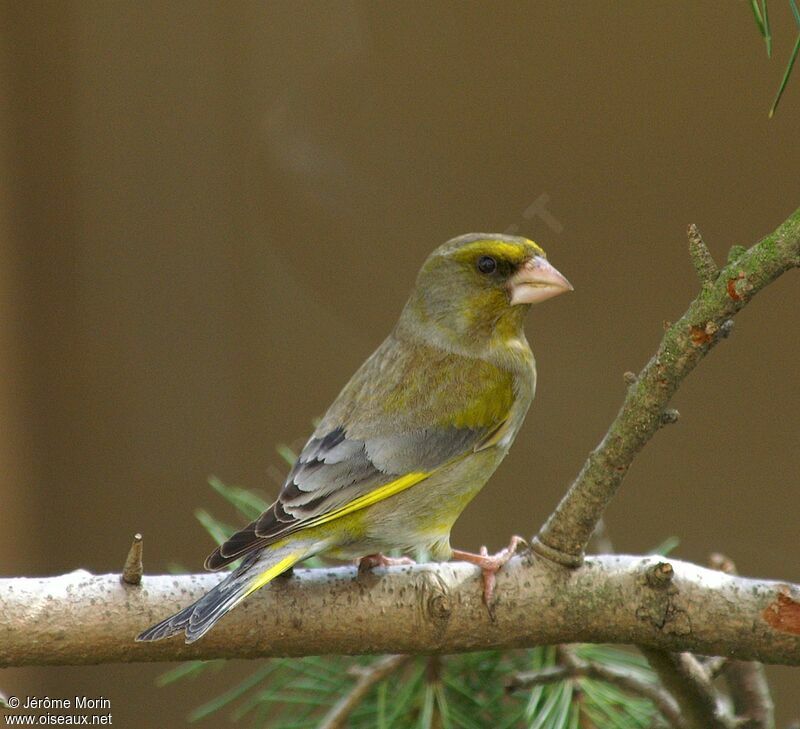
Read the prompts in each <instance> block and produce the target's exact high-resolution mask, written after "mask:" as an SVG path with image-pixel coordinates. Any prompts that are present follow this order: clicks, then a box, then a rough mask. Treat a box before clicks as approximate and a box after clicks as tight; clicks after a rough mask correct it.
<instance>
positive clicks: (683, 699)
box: [639, 646, 734, 729]
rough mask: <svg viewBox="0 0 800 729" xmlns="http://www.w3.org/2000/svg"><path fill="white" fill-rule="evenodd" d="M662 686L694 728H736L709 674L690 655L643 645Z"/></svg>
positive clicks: (644, 651)
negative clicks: (719, 700) (724, 708)
mask: <svg viewBox="0 0 800 729" xmlns="http://www.w3.org/2000/svg"><path fill="white" fill-rule="evenodd" d="M639 648H640V650H641V651H642V653H643V654H644V656H645V658H647V661H648V662H649V663H650V665H651V666H652V667H653V670H654V671H655V672H656V673H657V674H658V677H659V679H660V680H661V683H662V684H663V685H664V687H665V688H666V689H667V690H668V691H669V692H670V694H672V696H673V697H674V698H675V700H676V701H677V702H678V705H679V706H680V713H681V715H682V716H683V718H684V721H685V722H686V724H685V726H687V727H691V729H733V727H734V722H733V719H732V717H729V716H727V715H726V714H725V712H724V711H723V709H722V707H721V706H720V704H719V702H718V701H717V695H716V692H715V691H714V687H713V686H712V685H711V682H710V680H709V678H708V674H707V673H706V671H705V670H704V669H703V666H702V665H700V662H699V661H698V660H697V659H696V658H695V657H694V656H693V655H691V654H690V653H669V652H667V651H662V650H658V649H653V648H647V647H645V646H639Z"/></svg>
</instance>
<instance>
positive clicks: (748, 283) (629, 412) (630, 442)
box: [532, 209, 800, 566]
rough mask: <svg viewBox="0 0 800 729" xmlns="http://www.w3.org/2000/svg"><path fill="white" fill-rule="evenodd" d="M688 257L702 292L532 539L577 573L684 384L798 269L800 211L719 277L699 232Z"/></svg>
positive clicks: (693, 234) (633, 382) (632, 384)
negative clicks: (746, 310)
mask: <svg viewBox="0 0 800 729" xmlns="http://www.w3.org/2000/svg"><path fill="white" fill-rule="evenodd" d="M689 248H690V256H691V259H692V261H693V263H694V265H695V268H696V269H697V271H698V274H699V276H700V278H701V282H702V289H701V291H700V293H699V294H698V296H697V298H696V299H695V300H694V301H692V303H691V304H690V305H689V308H688V309H687V310H686V312H685V313H684V315H683V316H682V317H681V318H680V319H679V320H678V321H676V322H675V323H674V324H672V325H670V326H669V327H667V330H666V331H665V332H664V336H663V338H662V340H661V343H660V345H659V347H658V350H657V351H656V353H655V355H654V356H653V358H652V359H651V360H650V361H649V362H648V363H647V365H645V367H644V369H643V370H642V371H641V372H640V373H639V375H638V376H633V377H626V379H627V380H629V388H628V393H627V396H626V397H625V401H624V402H623V404H622V408H621V410H620V411H619V414H618V415H617V417H616V418H615V420H614V422H613V423H612V424H611V426H610V427H609V429H608V432H607V433H606V435H605V437H604V438H603V440H602V441H601V443H600V444H599V445H598V446H597V447H596V448H595V449H594V450H593V451H592V452H591V453H590V454H589V457H588V458H587V460H586V462H585V463H584V465H583V468H582V469H581V471H580V473H579V474H578V476H577V477H576V478H575V481H574V482H573V483H572V485H571V486H570V488H569V491H568V492H567V493H566V495H565V496H564V498H563V499H562V500H561V503H560V504H559V505H558V506H557V507H556V509H555V511H554V512H553V513H552V514H551V515H550V517H549V518H548V519H547V522H546V523H545V524H544V526H542V528H541V529H540V531H539V534H538V535H537V537H536V538H535V539H534V540H533V545H532V546H533V549H534V550H535V551H536V552H538V553H539V554H541V555H542V556H544V557H547V558H549V559H551V560H554V561H557V562H559V563H560V564H563V565H567V566H577V565H579V564H580V563H581V560H582V559H583V554H584V550H585V549H586V545H587V543H588V542H589V539H590V537H591V535H592V532H593V531H594V529H595V527H596V525H597V523H598V521H599V520H600V518H601V517H602V515H603V512H604V511H605V509H606V507H607V506H608V504H609V502H610V501H611V499H612V498H613V496H614V494H615V493H616V492H617V489H618V488H619V486H620V484H621V483H622V480H623V479H624V478H625V474H626V473H627V472H628V469H629V468H630V466H631V463H632V462H633V459H634V457H635V456H636V454H637V453H638V452H639V451H640V450H641V449H642V448H643V447H644V445H645V444H646V443H647V442H648V441H649V440H650V439H651V438H652V437H653V436H654V435H655V433H656V432H657V431H658V430H659V428H661V427H662V426H663V425H664V424H665V423H668V422H674V420H675V414H674V413H669V412H667V411H666V410H665V408H666V407H667V404H668V403H669V401H670V398H671V397H672V396H673V395H674V394H675V391H676V390H677V389H678V386H679V385H680V383H681V382H682V380H683V379H684V378H685V377H686V376H687V375H688V374H689V373H690V372H691V371H692V370H693V369H694V368H695V367H696V366H697V364H698V363H699V362H700V360H701V359H702V358H703V357H704V356H705V355H706V354H708V352H709V351H710V350H711V348H712V347H713V346H714V345H715V344H716V343H717V342H718V341H720V339H721V338H722V337H724V336H725V335H726V334H727V333H728V331H730V325H731V323H732V322H731V319H732V317H733V316H734V315H735V314H736V313H737V312H738V311H739V310H741V309H742V307H744V306H745V305H746V304H747V303H748V302H749V301H750V299H752V298H753V296H755V295H756V294H757V293H758V292H759V291H760V290H761V289H763V288H764V287H765V286H766V285H768V284H769V283H771V282H772V281H774V280H775V279H776V278H778V276H780V275H781V274H782V273H784V272H785V271H787V270H789V269H790V268H796V267H798V266H800V209H798V210H796V211H795V212H794V213H793V214H792V215H791V216H790V217H789V218H788V220H786V222H784V223H783V224H782V225H781V226H780V227H779V228H778V229H777V230H776V231H775V232H773V233H771V234H770V235H768V236H767V237H766V238H764V239H763V240H762V241H760V242H759V243H756V244H755V245H754V246H753V247H752V248H750V249H749V250H746V251H743V252H741V253H740V254H738V255H735V256H732V260H730V261H729V263H728V265H727V266H725V267H724V268H723V269H722V270H721V271H718V270H717V267H716V264H715V263H714V262H713V259H711V256H710V254H709V252H708V249H707V248H706V246H705V243H703V241H702V238H701V237H700V234H699V232H698V231H697V228H696V227H695V226H691V227H690V229H689Z"/></svg>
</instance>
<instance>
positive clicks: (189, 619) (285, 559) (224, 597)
mask: <svg viewBox="0 0 800 729" xmlns="http://www.w3.org/2000/svg"><path fill="white" fill-rule="evenodd" d="M315 551H317V550H315V549H313V546H312V545H311V544H310V543H308V544H303V543H299V542H297V541H290V542H288V543H283V544H281V543H278V544H276V545H274V546H273V547H267V548H266V549H263V550H261V551H259V552H256V553H254V554H252V555H250V556H248V557H245V560H244V562H242V564H241V565H239V567H237V568H236V569H235V570H234V571H233V572H231V573H230V574H229V575H228V576H227V577H226V578H225V579H224V580H222V582H220V583H219V584H218V585H217V586H216V587H214V588H213V589H211V590H209V591H208V592H207V593H206V594H205V595H203V597H201V598H200V599H199V600H198V601H197V602H194V603H192V604H191V605H189V607H186V608H184V609H183V610H181V611H180V612H178V613H175V615H172V616H170V617H168V618H166V619H165V620H162V621H161V622H160V623H157V624H156V625H153V626H152V627H150V628H148V629H147V630H145V631H144V632H143V633H141V634H139V635H138V636H137V637H136V640H137V641H148V640H161V639H162V638H168V637H169V636H171V635H175V634H176V633H180V632H181V631H183V632H184V633H185V634H186V642H187V643H193V642H194V641H196V640H197V639H198V638H202V637H203V636H204V635H205V634H206V633H207V632H208V631H209V630H211V628H212V627H213V626H214V624H215V623H216V622H217V621H218V620H219V619H220V618H221V617H222V616H223V615H225V613H227V612H228V611H229V610H232V609H233V608H234V607H236V605H238V604H239V603H240V602H241V601H242V600H244V598H245V597H247V596H248V595H249V594H250V593H251V592H255V591H256V590H258V589H259V588H260V587H263V586H264V585H266V584H267V583H268V582H271V581H272V580H274V579H275V578H276V577H277V576H278V575H280V574H282V573H283V572H286V571H287V570H288V569H291V568H292V566H293V565H295V564H297V563H298V562H300V561H301V560H303V559H305V558H306V557H309V556H311V554H313V553H314V552H315Z"/></svg>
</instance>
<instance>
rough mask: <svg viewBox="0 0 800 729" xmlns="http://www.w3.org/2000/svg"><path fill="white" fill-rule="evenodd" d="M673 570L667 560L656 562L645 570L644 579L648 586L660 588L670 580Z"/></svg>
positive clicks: (673, 573) (673, 574)
mask: <svg viewBox="0 0 800 729" xmlns="http://www.w3.org/2000/svg"><path fill="white" fill-rule="evenodd" d="M674 576H675V570H674V569H673V568H672V565H671V564H670V563H669V562H656V563H655V564H654V565H651V566H650V567H648V568H647V570H646V571H645V580H646V581H647V584H648V585H650V587H654V588H656V589H662V588H664V587H666V586H667V585H669V584H670V583H671V582H672V578H673V577H674Z"/></svg>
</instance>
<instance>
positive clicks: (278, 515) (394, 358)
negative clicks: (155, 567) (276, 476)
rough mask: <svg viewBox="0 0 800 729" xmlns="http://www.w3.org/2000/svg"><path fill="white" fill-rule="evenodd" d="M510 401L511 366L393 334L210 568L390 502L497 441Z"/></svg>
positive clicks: (209, 562)
mask: <svg viewBox="0 0 800 729" xmlns="http://www.w3.org/2000/svg"><path fill="white" fill-rule="evenodd" d="M513 402H514V383H513V377H512V376H511V375H510V374H509V373H507V372H505V371H504V370H500V369H499V368H497V367H495V366H494V365H491V364H489V363H487V362H485V361H483V360H476V359H473V358H467V357H461V356H460V355H454V354H452V353H446V352H442V351H441V350H438V349H434V348H431V347H426V346H422V345H416V346H415V347H407V346H399V345H398V342H397V341H396V340H395V339H394V338H393V337H389V339H387V340H386V341H385V342H384V344H383V345H381V347H380V348H378V350H377V351H376V352H375V354H373V355H372V357H370V358H369V359H368V360H367V361H366V362H365V363H364V365H362V367H361V369H360V370H359V371H358V372H357V373H356V374H355V375H354V376H353V378H352V379H351V380H350V382H349V383H348V384H347V386H346V387H345V388H344V390H342V392H341V394H340V395H339V397H338V398H337V399H336V401H335V402H334V404H333V405H332V406H331V408H330V409H329V410H328V412H327V413H326V415H325V417H324V418H323V419H322V421H321V422H320V424H319V426H318V427H317V429H316V431H315V432H314V434H313V435H312V436H311V438H310V439H309V441H308V443H306V445H305V447H304V448H303V450H302V452H301V453H300V456H299V457H298V459H297V461H296V463H295V464H294V466H293V468H292V470H291V471H290V473H289V475H288V476H287V478H286V481H285V483H284V485H283V488H282V489H281V492H280V494H279V495H278V498H277V500H276V501H275V503H274V504H272V506H270V508H269V509H267V511H265V512H264V513H263V514H262V515H261V516H260V517H259V518H258V519H256V520H255V521H253V522H252V523H250V524H248V525H247V526H246V527H245V528H244V529H242V530H241V531H239V532H237V533H236V534H234V535H233V536H232V537H231V538H230V539H229V540H228V541H227V542H225V543H224V544H222V545H221V546H220V547H219V548H217V550H216V551H215V552H214V553H213V554H211V555H210V556H209V558H208V559H207V560H206V567H208V568H209V569H219V568H220V567H222V566H224V565H226V564H228V563H229V562H231V561H233V560H235V559H237V558H238V557H240V556H242V555H243V554H246V553H248V552H251V551H252V550H254V549H258V548H261V547H264V546H267V545H269V544H272V543H274V542H276V541H278V540H279V539H282V538H283V537H285V536H287V535H288V534H291V533H293V532H296V531H298V530H300V529H305V528H308V527H313V526H317V525H319V524H324V523H326V522H329V521H332V520H334V519H337V518H339V517H341V516H344V515H346V514H349V513H352V512H353V511H356V510H358V509H362V508H365V507H367V506H370V505H371V504H374V503H377V502H378V501H383V500H384V499H386V498H388V497H389V496H392V495H394V494H396V493H398V492H400V491H403V490H404V489H406V488H409V487H411V486H413V485H414V484H417V483H419V482H420V481H423V480H424V479H426V478H428V476H430V475H431V474H432V473H434V472H436V470H437V469H439V468H441V467H442V466H444V465H445V464H447V463H451V462H452V461H454V460H456V459H458V458H461V457H463V456H465V455H467V454H469V453H471V452H474V451H475V450H479V449H480V448H482V447H486V446H487V444H489V445H491V444H493V443H494V442H495V441H496V437H495V436H496V434H497V432H498V431H500V430H502V429H503V427H504V424H505V422H506V419H507V417H508V414H509V411H510V409H511V406H512V404H513Z"/></svg>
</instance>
